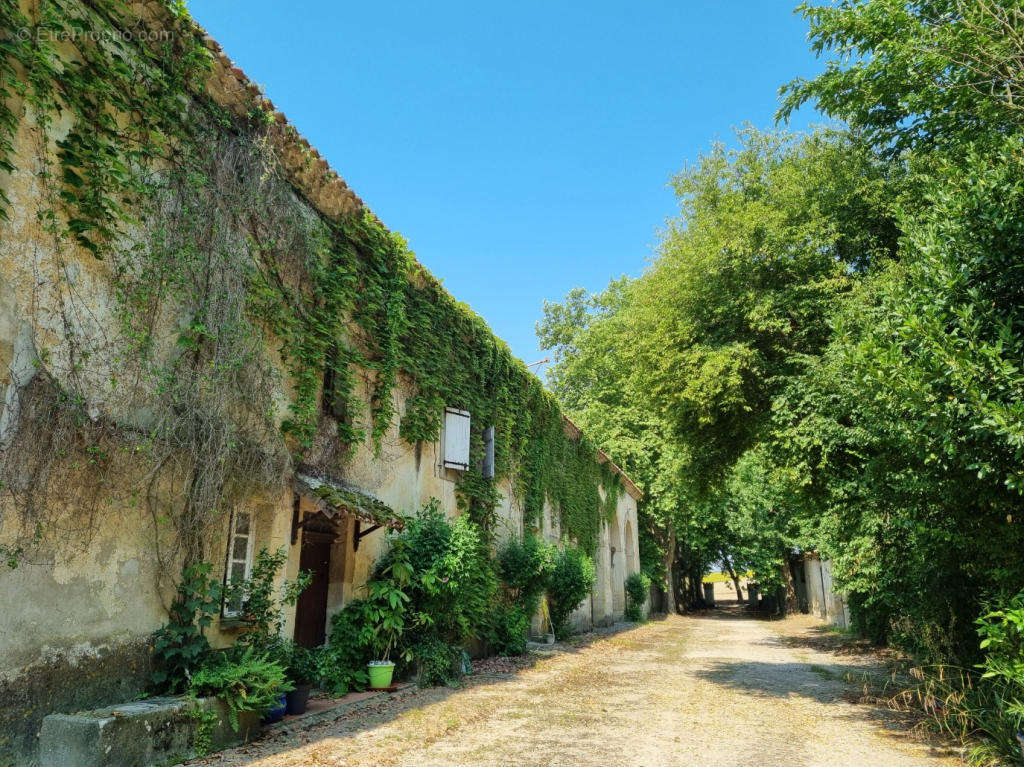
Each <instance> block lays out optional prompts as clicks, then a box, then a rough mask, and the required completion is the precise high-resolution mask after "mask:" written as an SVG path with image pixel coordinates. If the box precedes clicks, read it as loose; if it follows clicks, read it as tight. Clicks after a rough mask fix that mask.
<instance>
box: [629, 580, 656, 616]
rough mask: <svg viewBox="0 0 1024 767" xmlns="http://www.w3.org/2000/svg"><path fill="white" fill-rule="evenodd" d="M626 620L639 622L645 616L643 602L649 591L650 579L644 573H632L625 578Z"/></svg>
mask: <svg viewBox="0 0 1024 767" xmlns="http://www.w3.org/2000/svg"><path fill="white" fill-rule="evenodd" d="M625 587H626V610H625V614H626V620H628V621H634V622H636V623H639V622H640V621H642V620H644V618H645V617H646V616H645V615H644V604H645V603H646V602H647V595H648V594H649V593H650V588H651V579H650V578H648V577H647V576H646V575H645V574H644V573H640V572H638V573H633V574H632V575H630V576H629V577H628V578H626V583H625Z"/></svg>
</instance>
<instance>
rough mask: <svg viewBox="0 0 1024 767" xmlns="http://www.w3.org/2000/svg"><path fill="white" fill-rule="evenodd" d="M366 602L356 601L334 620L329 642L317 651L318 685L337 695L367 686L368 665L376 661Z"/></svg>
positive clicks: (350, 603)
mask: <svg viewBox="0 0 1024 767" xmlns="http://www.w3.org/2000/svg"><path fill="white" fill-rule="evenodd" d="M368 628H369V629H371V630H372V627H370V626H368V624H367V616H366V600H363V599H356V600H353V601H352V602H349V603H348V604H347V605H345V607H344V609H342V610H339V611H338V612H336V613H335V614H334V616H333V617H332V618H331V635H330V643H329V644H328V645H326V646H324V647H320V648H318V649H317V651H316V656H315V661H316V665H317V683H318V684H320V685H321V686H322V687H323V688H324V689H326V690H330V691H331V692H333V693H334V694H335V695H344V694H345V693H347V692H349V691H350V690H361V689H363V688H364V687H366V683H367V681H368V680H367V675H366V664H367V663H368V662H369V661H371V660H373V658H372V657H371V656H372V655H373V643H372V641H371V639H370V637H369V636H368Z"/></svg>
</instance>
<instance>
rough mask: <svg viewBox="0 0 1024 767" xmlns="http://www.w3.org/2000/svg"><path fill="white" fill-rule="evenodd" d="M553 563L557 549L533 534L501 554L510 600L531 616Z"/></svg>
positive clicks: (500, 570) (515, 541)
mask: <svg viewBox="0 0 1024 767" xmlns="http://www.w3.org/2000/svg"><path fill="white" fill-rule="evenodd" d="M553 561H554V547H552V546H549V545H547V544H545V543H544V542H543V541H541V540H540V539H539V538H538V537H537V536H536V535H535V534H534V533H532V532H527V533H526V534H525V535H524V536H523V538H522V540H518V539H515V538H513V539H512V540H510V541H509V542H508V543H506V544H505V546H504V547H503V548H502V549H501V551H499V552H498V574H499V575H500V576H501V580H502V582H503V583H504V584H505V589H506V592H507V596H508V599H509V601H511V602H513V603H516V604H519V605H522V608H523V610H524V611H525V613H526V615H527V616H532V615H533V614H535V613H536V612H537V608H538V606H539V604H540V598H541V595H543V594H544V590H545V589H546V588H547V583H548V577H549V575H550V572H551V566H552V562H553Z"/></svg>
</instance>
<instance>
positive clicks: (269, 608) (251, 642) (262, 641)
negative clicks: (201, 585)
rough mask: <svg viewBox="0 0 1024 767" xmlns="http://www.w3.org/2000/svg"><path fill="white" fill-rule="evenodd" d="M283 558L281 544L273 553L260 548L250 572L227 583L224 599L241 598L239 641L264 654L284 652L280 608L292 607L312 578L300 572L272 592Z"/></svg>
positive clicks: (282, 615) (282, 620)
mask: <svg viewBox="0 0 1024 767" xmlns="http://www.w3.org/2000/svg"><path fill="white" fill-rule="evenodd" d="M287 561H288V554H287V552H286V551H285V549H284V547H283V546H282V547H281V548H279V549H278V550H277V551H274V552H271V551H269V550H268V549H267V548H266V547H263V548H261V549H260V550H259V553H258V554H257V555H256V560H255V562H254V563H253V568H252V575H251V576H250V577H249V578H247V579H246V580H244V581H240V582H232V583H231V584H229V586H228V593H227V598H228V599H229V600H231V599H236V598H239V597H240V598H241V605H242V620H243V621H245V622H246V624H247V627H246V632H245V635H244V636H243V637H242V639H241V643H242V644H245V645H248V646H250V647H252V648H253V649H255V650H256V651H257V652H258V653H262V654H264V655H274V654H278V653H283V652H286V651H287V648H286V647H285V644H284V640H282V638H281V627H282V626H283V625H284V611H283V609H282V608H283V607H284V606H285V605H289V606H294V605H295V603H296V602H297V601H298V599H299V595H300V594H301V593H302V591H303V590H304V589H305V588H306V586H308V585H309V582H310V580H311V578H312V574H311V573H304V572H300V573H299V575H298V577H297V578H296V579H295V580H294V581H285V582H284V587H283V588H282V590H281V592H280V594H275V591H276V588H275V582H276V580H277V574H278V573H279V572H280V571H281V568H282V567H284V565H285V563H286V562H287Z"/></svg>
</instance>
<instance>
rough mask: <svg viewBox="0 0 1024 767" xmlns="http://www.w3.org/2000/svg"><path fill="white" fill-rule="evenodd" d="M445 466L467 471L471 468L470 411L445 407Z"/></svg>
mask: <svg viewBox="0 0 1024 767" xmlns="http://www.w3.org/2000/svg"><path fill="white" fill-rule="evenodd" d="M444 466H445V468H446V469H458V470H459V471H465V470H466V469H468V468H469V411H468V410H456V409H455V408H453V407H446V408H445V409H444Z"/></svg>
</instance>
